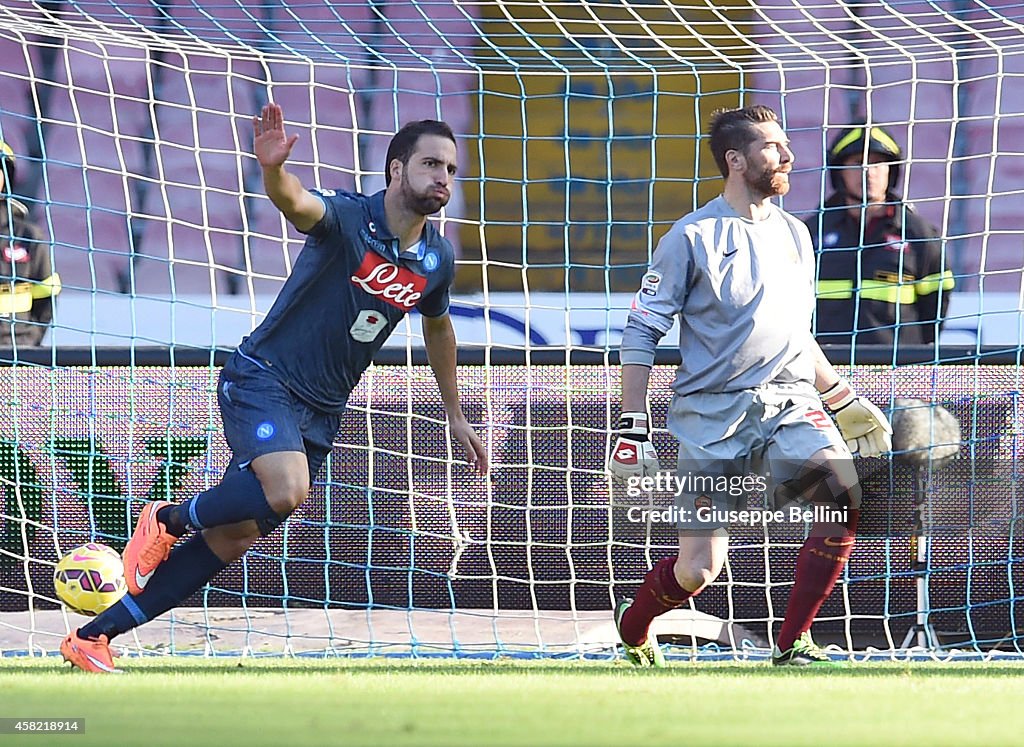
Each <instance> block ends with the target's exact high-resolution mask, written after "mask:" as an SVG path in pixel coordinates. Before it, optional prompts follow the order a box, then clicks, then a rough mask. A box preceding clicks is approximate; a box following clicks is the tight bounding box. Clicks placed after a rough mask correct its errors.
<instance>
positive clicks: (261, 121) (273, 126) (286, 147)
mask: <svg viewBox="0 0 1024 747" xmlns="http://www.w3.org/2000/svg"><path fill="white" fill-rule="evenodd" d="M252 129H253V143H252V151H253V153H254V154H255V155H256V160H257V161H259V163H260V166H262V167H263V168H265V169H267V168H274V167H277V166H281V165H283V164H284V162H285V161H287V160H288V156H290V155H291V152H292V147H293V146H294V145H295V141H296V140H298V139H299V136H298V135H291V136H289V135H287V134H286V133H285V131H284V113H283V112H282V111H281V107H280V106H279V105H277V104H267V105H266V106H264V107H263V111H262V112H261V113H260V116H258V117H253V118H252Z"/></svg>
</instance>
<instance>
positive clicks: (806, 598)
mask: <svg viewBox="0 0 1024 747" xmlns="http://www.w3.org/2000/svg"><path fill="white" fill-rule="evenodd" d="M859 515H860V512H859V510H858V509H855V508H852V509H850V518H849V521H848V522H847V524H848V526H842V525H839V526H838V527H837V526H835V525H827V524H815V525H814V526H813V527H812V528H811V535H810V536H809V537H808V538H807V540H806V541H805V542H804V545H803V547H801V548H800V554H799V555H798V556H797V559H796V578H795V579H794V580H793V590H792V591H791V592H790V594H789V605H788V606H787V607H786V618H785V619H784V620H783V621H782V629H781V630H780V631H779V637H778V640H777V641H776V645H777V646H778V647H779V650H780V651H786V650H788V649H789V648H791V647H792V646H793V642H794V641H795V640H796V639H797V638H799V637H800V636H801V635H802V634H803V633H804V631H807V630H810V628H811V623H812V622H814V617H815V615H817V614H818V610H819V609H821V605H822V604H824V603H825V600H826V599H828V597H829V594H831V593H832V587H834V586H835V585H836V579H838V578H839V574H841V573H842V572H843V567H844V566H845V565H846V561H847V560H849V558H850V553H852V552H853V545H854V542H856V538H857V537H856V536H857V521H858V518H859Z"/></svg>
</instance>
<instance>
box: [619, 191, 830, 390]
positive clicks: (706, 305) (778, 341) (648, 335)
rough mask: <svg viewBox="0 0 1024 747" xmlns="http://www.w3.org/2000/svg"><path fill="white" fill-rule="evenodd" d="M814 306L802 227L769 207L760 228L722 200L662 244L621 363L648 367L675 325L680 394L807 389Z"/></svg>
mask: <svg viewBox="0 0 1024 747" xmlns="http://www.w3.org/2000/svg"><path fill="white" fill-rule="evenodd" d="M814 304H815V298H814V254H813V250H812V247H811V237H810V234H809V233H808V232H807V228H806V226H804V224H803V223H802V222H801V221H799V220H797V219H796V218H794V217H793V216H791V215H789V214H788V213H786V212H785V211H783V210H781V209H780V208H778V207H776V206H775V205H772V206H771V208H770V210H769V214H768V217H767V218H765V219H764V220H761V221H757V222H755V221H752V220H749V219H747V218H743V217H740V216H739V215H738V214H737V213H736V211H734V210H733V209H732V208H731V207H730V206H729V203H728V202H726V201H725V198H724V197H722V196H719V197H716V198H715V199H713V200H711V201H710V202H708V203H707V204H706V205H704V206H703V207H701V208H699V209H698V210H695V211H694V212H692V213H690V214H689V215H686V216H684V217H683V218H681V219H680V220H679V221H677V222H676V223H675V225H673V226H672V228H671V229H670V230H669V232H668V233H666V234H665V235H664V236H663V237H662V239H661V241H660V242H659V243H658V248H657V249H656V250H655V252H654V257H653V259H652V260H651V265H650V267H649V268H648V270H647V273H646V274H645V275H644V278H643V281H642V283H641V286H640V290H639V292H637V294H636V297H635V298H634V301H633V307H632V310H631V311H630V314H629V319H628V321H627V323H626V329H625V331H624V332H623V336H622V351H621V361H622V363H624V364H628V363H638V364H641V365H646V366H650V365H652V364H653V361H654V350H655V347H656V346H657V344H658V341H659V340H660V339H661V338H662V337H663V336H664V335H665V334H666V333H667V332H668V331H669V329H671V328H672V324H673V322H674V320H675V318H676V317H677V316H678V318H679V327H680V333H679V352H680V354H681V356H682V364H681V365H680V366H679V371H678V373H677V374H676V378H675V381H674V382H673V384H672V389H673V390H674V391H675V392H676V393H677V394H680V395H685V394H690V393H692V392H698V391H704V392H730V391H738V390H741V389H751V388H754V387H758V386H761V385H763V384H768V383H796V382H809V383H811V384H813V382H814V354H813V352H812V351H813V349H814V348H813V344H812V343H813V338H812V337H811V314H812V313H813V310H814Z"/></svg>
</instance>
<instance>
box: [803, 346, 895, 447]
mask: <svg viewBox="0 0 1024 747" xmlns="http://www.w3.org/2000/svg"><path fill="white" fill-rule="evenodd" d="M811 344H812V345H813V346H814V352H815V354H816V358H815V365H814V373H815V376H814V385H815V387H816V388H817V389H818V391H819V392H820V393H821V401H822V402H823V403H824V404H825V407H827V408H828V409H829V411H830V412H831V413H832V415H833V417H835V419H836V426H837V427H838V428H839V433H840V434H841V435H842V437H843V440H844V441H846V445H847V446H848V447H849V449H850V451H851V452H853V453H855V454H860V455H861V456H865V457H870V456H880V455H881V454H884V453H886V452H888V451H892V426H891V425H890V424H889V419H888V418H887V417H885V413H883V412H882V411H881V410H879V409H878V407H876V406H875V404H874V403H873V402H871V401H870V400H869V399H867V397H860V396H858V395H857V393H856V392H854V391H853V387H851V386H850V383H849V382H848V381H846V380H845V379H842V378H840V376H839V374H838V372H836V370H835V368H834V367H833V366H832V364H831V363H829V362H828V358H826V357H825V354H824V353H823V352H822V351H821V347H820V346H819V345H818V343H816V342H814V341H812V342H811Z"/></svg>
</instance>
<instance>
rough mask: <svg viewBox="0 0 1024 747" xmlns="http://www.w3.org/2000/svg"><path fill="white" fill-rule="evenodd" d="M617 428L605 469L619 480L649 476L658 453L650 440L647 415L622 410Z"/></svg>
mask: <svg viewBox="0 0 1024 747" xmlns="http://www.w3.org/2000/svg"><path fill="white" fill-rule="evenodd" d="M617 428H618V432H619V437H618V438H617V439H615V445H614V446H613V447H612V455H611V457H610V458H609V459H608V471H609V472H611V474H612V476H613V477H615V478H617V479H619V480H622V481H623V482H626V481H628V480H629V479H630V478H631V477H645V476H653V475H654V474H655V473H656V472H657V471H658V467H659V465H658V452H657V451H655V449H654V444H652V443H651V425H650V417H649V416H648V415H647V413H646V412H624V413H622V416H621V417H620V418H619V424H618V426H617Z"/></svg>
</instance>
